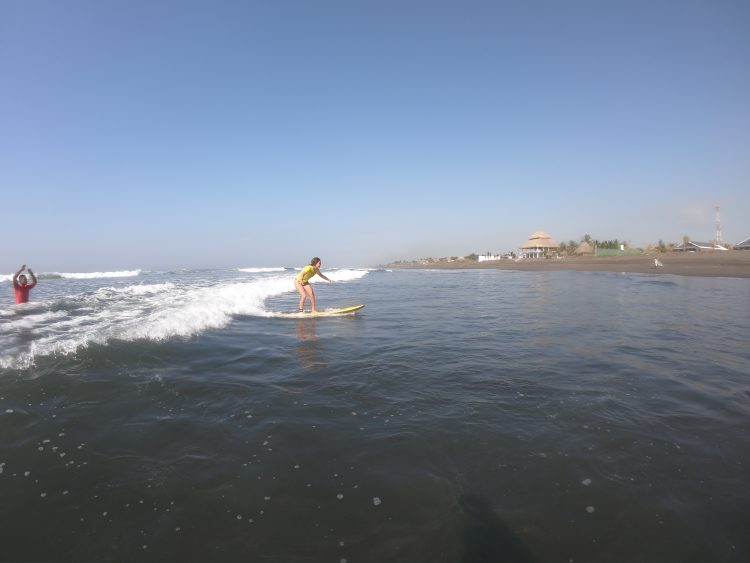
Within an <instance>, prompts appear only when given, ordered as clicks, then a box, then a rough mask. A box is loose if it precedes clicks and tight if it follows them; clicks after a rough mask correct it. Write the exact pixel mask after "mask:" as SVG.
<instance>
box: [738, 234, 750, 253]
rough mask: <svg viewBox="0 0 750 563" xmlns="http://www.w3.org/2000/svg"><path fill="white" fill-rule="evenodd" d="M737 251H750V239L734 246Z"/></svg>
mask: <svg viewBox="0 0 750 563" xmlns="http://www.w3.org/2000/svg"><path fill="white" fill-rule="evenodd" d="M734 249H735V250H750V237H747V238H746V239H745V240H742V241H740V242H738V243H737V244H735V245H734Z"/></svg>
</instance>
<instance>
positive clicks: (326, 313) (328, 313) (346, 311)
mask: <svg viewBox="0 0 750 563" xmlns="http://www.w3.org/2000/svg"><path fill="white" fill-rule="evenodd" d="M362 307H364V305H354V306H352V307H342V308H340V309H323V310H322V311H317V312H315V313H311V312H309V311H307V312H304V313H297V312H294V313H282V314H283V315H284V316H285V317H292V318H294V319H306V318H310V317H335V316H340V315H351V314H354V313H355V312H357V311H359V310H360V309H361V308H362Z"/></svg>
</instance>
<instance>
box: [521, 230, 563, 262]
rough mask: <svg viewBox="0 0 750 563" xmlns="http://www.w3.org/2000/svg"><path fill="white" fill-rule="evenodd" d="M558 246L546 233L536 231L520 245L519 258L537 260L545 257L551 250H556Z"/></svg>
mask: <svg viewBox="0 0 750 563" xmlns="http://www.w3.org/2000/svg"><path fill="white" fill-rule="evenodd" d="M559 246H560V245H559V244H557V243H556V242H555V241H554V240H552V237H551V236H549V234H548V233H546V232H544V231H536V232H535V233H534V234H533V235H531V236H530V237H529V240H527V241H526V242H524V243H523V244H522V245H521V248H520V251H521V256H525V257H526V258H539V257H542V256H546V255H547V254H548V253H549V252H550V251H551V250H552V249H554V250H557V249H558V248H559Z"/></svg>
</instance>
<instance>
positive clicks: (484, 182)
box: [0, 0, 750, 272]
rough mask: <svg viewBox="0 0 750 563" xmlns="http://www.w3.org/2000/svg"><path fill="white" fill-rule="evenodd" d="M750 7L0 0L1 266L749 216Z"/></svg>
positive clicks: (612, 228)
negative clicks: (718, 209)
mask: <svg viewBox="0 0 750 563" xmlns="http://www.w3.org/2000/svg"><path fill="white" fill-rule="evenodd" d="M749 61H750V2H748V1H747V0H737V1H732V0H705V1H691V0H675V1H660V0H648V1H637V0H627V1H619V2H618V1H600V0H591V1H579V0H571V1H558V0H551V1H523V0H518V1H513V2H504V1H500V0H496V1H471V0H470V1H465V0H462V1H458V0H456V1H441V0H430V1H408V0H398V1H391V0H377V1H357V0H340V1H339V0H337V1H316V0H298V1H296V0H289V1H287V0H264V1H252V0H242V1H240V0H237V1H208V0H206V1H203V2H197V1H186V0H167V1H153V0H146V1H140V0H127V1H126V0H122V1H108V0H92V1H79V0H65V1H60V0H47V1H44V0H17V1H16V0H0V193H1V194H2V210H3V221H4V223H5V225H4V230H5V233H6V236H5V244H4V245H3V247H2V251H0V269H1V270H2V271H6V272H11V271H13V270H14V269H15V268H17V267H18V265H20V264H21V263H23V262H26V263H28V264H30V265H33V266H34V267H35V268H36V270H37V271H42V272H43V271H96V270H99V271H101V270H105V269H132V268H147V269H160V268H172V267H223V266H226V267H232V266H282V265H283V266H289V265H302V264H304V263H306V262H307V261H308V260H309V258H310V257H312V256H313V255H319V256H321V257H323V258H324V265H328V266H367V265H374V264H377V263H381V262H384V261H390V260H396V259H411V258H419V257H425V256H436V257H437V256H451V255H465V254H469V253H471V252H484V251H487V250H490V251H508V250H515V249H517V247H518V246H519V245H520V244H521V243H522V242H523V241H525V240H526V238H527V237H528V236H529V235H530V234H531V233H532V232H533V231H536V230H538V229H543V230H546V231H548V232H549V233H550V234H551V235H552V237H553V238H555V239H556V240H557V241H558V242H560V241H563V240H565V241H567V240H569V239H576V240H578V239H579V238H580V237H581V236H582V235H583V234H590V235H592V236H593V237H594V238H599V239H612V238H619V239H621V240H628V241H631V242H632V243H633V244H645V243H649V242H654V243H655V242H657V241H658V240H659V239H663V240H664V241H665V242H679V241H681V240H682V236H683V235H686V234H687V235H690V236H691V237H693V238H694V239H695V240H709V239H711V238H713V235H714V210H713V206H714V205H715V204H716V203H719V204H720V205H721V207H722V223H723V226H724V238H725V239H726V240H730V241H732V242H738V241H739V240H740V239H742V238H744V237H746V236H750V62H749Z"/></svg>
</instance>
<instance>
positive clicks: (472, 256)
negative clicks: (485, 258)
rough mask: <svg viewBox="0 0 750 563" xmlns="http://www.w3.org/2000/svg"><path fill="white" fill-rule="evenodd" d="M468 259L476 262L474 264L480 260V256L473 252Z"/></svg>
mask: <svg viewBox="0 0 750 563" xmlns="http://www.w3.org/2000/svg"><path fill="white" fill-rule="evenodd" d="M466 259H467V260H474V262H476V261H477V260H479V256H477V255H476V254H474V253H473V252H472V253H471V254H469V255H468V256H467V257H466Z"/></svg>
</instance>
